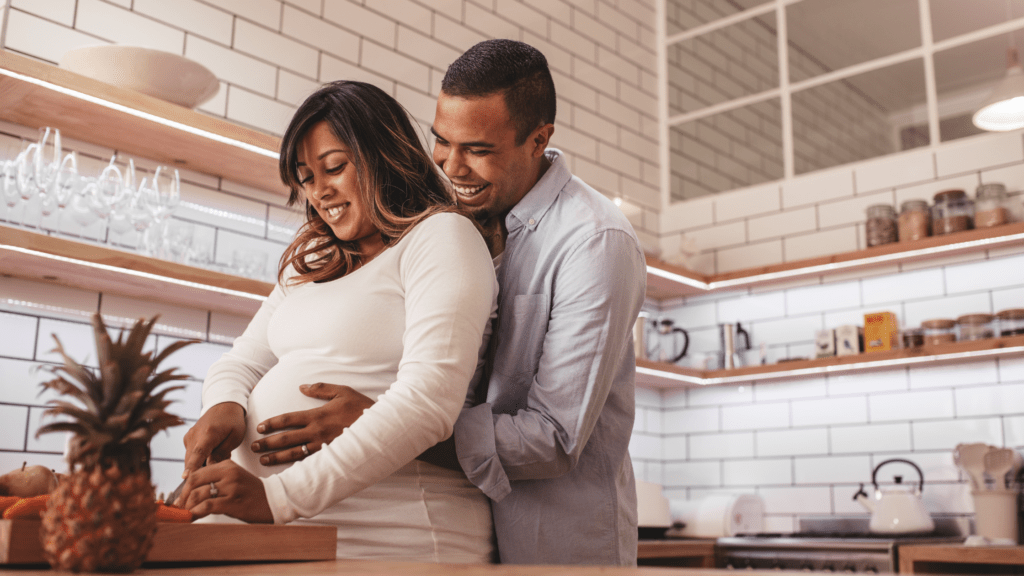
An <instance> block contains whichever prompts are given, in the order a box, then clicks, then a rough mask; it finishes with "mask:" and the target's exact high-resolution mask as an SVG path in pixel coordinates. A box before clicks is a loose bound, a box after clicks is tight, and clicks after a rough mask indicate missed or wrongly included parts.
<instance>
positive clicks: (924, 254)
mask: <svg viewBox="0 0 1024 576" xmlns="http://www.w3.org/2000/svg"><path fill="white" fill-rule="evenodd" d="M1011 245H1018V246H1020V245H1024V222H1014V223H1011V224H1004V225H1002V226H993V227H992V228H983V229H980V230H967V231H964V232H958V233H956V234H948V235H945V236H931V237H928V238H923V239H921V240H916V241H914V242H898V243H895V244H885V245H882V246H875V247H874V248H868V249H866V250H857V251H855V252H844V253H842V254H834V255H832V256H821V257H819V258H810V259H806V260H797V261H794V262H785V263H782V264H772V265H770V266H758V267H755V268H747V269H745V270H737V271H734V272H726V273H723V274H710V275H708V274H700V273H698V272H693V271H691V270H687V269H686V268H682V267H680V266H675V265H672V264H669V263H666V262H662V261H660V260H658V259H657V258H654V257H652V256H648V257H647V296H648V297H649V298H652V299H654V300H665V299H667V298H677V297H680V296H692V295H696V294H707V293H710V292H721V291H724V290H735V289H737V288H749V287H753V286H765V285H770V284H772V283H776V282H782V281H788V280H794V279H797V278H803V277H808V276H828V275H832V274H840V273H849V272H853V271H857V270H867V269H870V268H877V267H879V266H886V265H891V264H893V263H896V262H899V263H903V262H914V261H920V260H928V259H934V258H944V257H948V256H953V255H956V254H964V253H968V252H978V251H982V250H989V249H992V248H1000V247H1004V246H1011Z"/></svg>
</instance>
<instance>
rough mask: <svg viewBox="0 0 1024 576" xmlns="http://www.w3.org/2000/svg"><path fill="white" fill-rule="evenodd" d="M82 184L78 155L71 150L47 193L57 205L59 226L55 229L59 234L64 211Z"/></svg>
mask: <svg viewBox="0 0 1024 576" xmlns="http://www.w3.org/2000/svg"><path fill="white" fill-rule="evenodd" d="M81 184H82V179H81V177H80V176H79V175H78V155H77V154H76V153H75V152H71V153H69V154H68V155H67V156H65V157H64V160H62V161H61V163H60V167H59V168H58V169H57V174H56V176H55V177H54V180H53V184H52V185H51V186H50V191H49V193H47V197H48V198H50V199H51V200H52V202H53V204H55V205H56V206H57V227H56V229H55V231H56V232H57V234H60V233H61V228H60V225H61V218H62V217H63V216H64V211H65V209H66V208H67V207H68V203H69V202H70V201H71V198H72V197H73V196H74V195H75V193H76V192H77V190H78V188H79V187H80V186H81Z"/></svg>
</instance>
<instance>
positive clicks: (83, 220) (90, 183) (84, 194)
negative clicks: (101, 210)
mask: <svg viewBox="0 0 1024 576" xmlns="http://www.w3.org/2000/svg"><path fill="white" fill-rule="evenodd" d="M96 182H97V179H96V178H94V177H92V176H88V177H83V178H81V180H80V181H79V186H78V187H77V188H76V189H75V191H74V193H73V194H72V196H71V200H70V202H68V210H69V211H70V212H71V220H72V221H73V222H75V223H76V224H78V225H79V226H81V227H82V237H83V238H84V237H85V230H86V229H87V228H88V227H89V226H91V225H92V224H93V223H94V222H96V221H97V220H99V214H98V211H97V210H96V209H95V206H96V205H97V204H99V203H100V202H101V200H100V199H99V197H98V192H97V191H96Z"/></svg>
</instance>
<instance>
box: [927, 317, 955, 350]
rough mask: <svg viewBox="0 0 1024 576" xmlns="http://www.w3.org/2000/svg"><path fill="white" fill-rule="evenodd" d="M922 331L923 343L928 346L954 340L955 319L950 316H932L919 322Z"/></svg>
mask: <svg viewBox="0 0 1024 576" xmlns="http://www.w3.org/2000/svg"><path fill="white" fill-rule="evenodd" d="M921 330H923V331H924V343H925V344H927V345H928V346H935V345H937V344H949V343H951V342H956V320H952V319H950V318H933V319H931V320H925V321H924V322H921Z"/></svg>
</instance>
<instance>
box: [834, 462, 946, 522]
mask: <svg viewBox="0 0 1024 576" xmlns="http://www.w3.org/2000/svg"><path fill="white" fill-rule="evenodd" d="M893 462H903V463H904V464H910V465H911V466H913V467H914V470H917V475H918V477H919V478H920V481H919V482H918V485H917V487H916V488H911V489H910V490H907V489H904V488H903V486H905V484H903V477H902V476H893V481H895V482H896V485H897V488H893V489H890V490H884V491H883V490H882V489H881V488H879V487H878V480H877V477H878V470H879V468H881V467H882V466H885V465H886V464H890V463H893ZM871 483H872V484H874V486H875V493H874V498H870V497H869V496H868V494H867V493H866V492H864V484H861V485H860V489H859V490H858V491H857V493H856V494H854V495H853V499H854V500H856V501H857V502H860V503H861V505H862V506H864V507H865V508H867V509H868V511H870V512H871V522H870V524H869V525H868V529H869V530H870V531H871V532H873V533H877V534H906V533H926V532H931V531H933V530H935V522H934V521H933V520H932V517H931V515H930V514H928V511H927V510H925V507H924V503H923V502H922V501H921V491H922V490H924V474H923V473H922V472H921V469H920V468H918V466H917V464H914V463H913V462H911V461H910V460H904V459H902V458H893V459H891V460H886V461H885V462H882V463H881V464H879V465H878V466H876V467H875V470H874V471H873V472H872V473H871Z"/></svg>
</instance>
